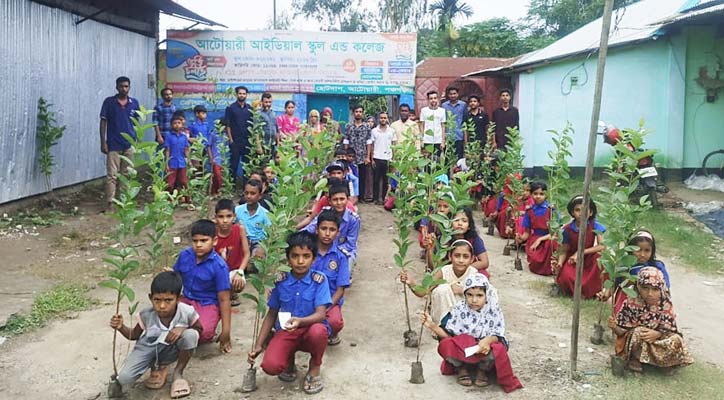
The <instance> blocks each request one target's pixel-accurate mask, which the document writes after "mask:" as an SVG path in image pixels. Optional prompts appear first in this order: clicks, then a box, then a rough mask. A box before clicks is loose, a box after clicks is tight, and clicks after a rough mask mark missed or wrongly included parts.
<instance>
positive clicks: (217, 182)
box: [189, 105, 223, 196]
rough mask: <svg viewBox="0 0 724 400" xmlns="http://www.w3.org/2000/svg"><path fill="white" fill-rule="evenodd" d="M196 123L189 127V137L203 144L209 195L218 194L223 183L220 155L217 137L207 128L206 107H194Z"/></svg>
mask: <svg viewBox="0 0 724 400" xmlns="http://www.w3.org/2000/svg"><path fill="white" fill-rule="evenodd" d="M194 114H196V121H194V122H193V123H192V124H191V125H190V126H189V132H190V137H192V138H199V139H200V140H201V143H203V144H204V152H205V153H206V156H207V157H208V162H207V164H206V169H207V170H209V171H211V194H212V195H214V196H216V195H218V194H219V190H220V189H221V185H222V182H223V176H222V174H221V153H220V152H219V137H218V135H217V134H216V132H214V130H213V129H210V128H209V122H208V121H207V120H206V116H207V114H206V107H204V106H203V105H198V106H196V107H194Z"/></svg>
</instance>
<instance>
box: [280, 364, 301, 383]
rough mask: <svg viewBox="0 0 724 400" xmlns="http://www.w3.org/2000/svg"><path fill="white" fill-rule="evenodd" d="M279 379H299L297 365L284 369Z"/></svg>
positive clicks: (283, 380) (289, 380) (292, 380)
mask: <svg viewBox="0 0 724 400" xmlns="http://www.w3.org/2000/svg"><path fill="white" fill-rule="evenodd" d="M278 378H279V380H280V381H282V382H294V381H296V380H297V367H296V366H292V368H291V370H288V369H287V370H284V372H282V373H281V374H279V376H278Z"/></svg>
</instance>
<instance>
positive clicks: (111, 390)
mask: <svg viewBox="0 0 724 400" xmlns="http://www.w3.org/2000/svg"><path fill="white" fill-rule="evenodd" d="M108 398H109V399H120V398H123V386H121V383H120V382H118V380H117V379H116V377H115V375H114V376H111V380H110V381H108Z"/></svg>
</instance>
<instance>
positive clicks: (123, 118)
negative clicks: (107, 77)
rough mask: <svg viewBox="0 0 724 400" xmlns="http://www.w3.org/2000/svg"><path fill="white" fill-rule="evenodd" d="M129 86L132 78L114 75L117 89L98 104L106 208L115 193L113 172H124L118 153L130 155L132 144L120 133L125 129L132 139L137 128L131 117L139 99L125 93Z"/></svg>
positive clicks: (135, 110)
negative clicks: (115, 92) (103, 155)
mask: <svg viewBox="0 0 724 400" xmlns="http://www.w3.org/2000/svg"><path fill="white" fill-rule="evenodd" d="M130 90H131V80H130V79H128V78H127V77H125V76H120V77H118V79H116V91H117V92H118V94H116V95H115V96H111V97H108V98H106V99H105V100H104V101H103V105H102V106H101V123H100V135H101V153H103V154H105V155H106V201H107V202H108V204H107V209H106V210H110V209H111V208H112V207H113V199H114V198H115V196H116V184H117V179H116V174H117V173H118V171H119V170H120V171H121V172H124V171H125V169H126V168H127V167H128V165H126V163H125V162H122V161H121V156H125V157H127V158H130V159H132V158H133V149H132V148H131V144H130V143H128V141H127V140H126V139H125V138H123V136H121V133H127V134H129V135H130V136H131V137H133V138H134V139H135V138H136V131H135V130H134V129H133V121H132V120H131V118H132V117H137V114H136V113H137V112H138V110H139V106H138V101H137V100H136V99H134V98H133V97H130V96H128V92H129V91H130Z"/></svg>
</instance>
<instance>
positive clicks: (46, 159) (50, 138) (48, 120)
mask: <svg viewBox="0 0 724 400" xmlns="http://www.w3.org/2000/svg"><path fill="white" fill-rule="evenodd" d="M51 106H52V104H50V103H48V102H47V101H46V100H45V99H44V98H42V97H41V98H39V99H38V128H37V130H36V136H35V138H36V140H37V142H38V164H39V165H40V172H42V173H43V176H44V177H45V188H46V189H47V192H48V193H50V192H52V191H53V186H52V185H51V184H50V176H51V175H52V174H53V166H54V165H55V158H54V157H53V154H52V153H51V149H52V148H53V146H55V145H57V144H58V141H60V138H61V137H63V133H65V126H58V125H57V121H56V119H55V112H53V111H50V107H51Z"/></svg>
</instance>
